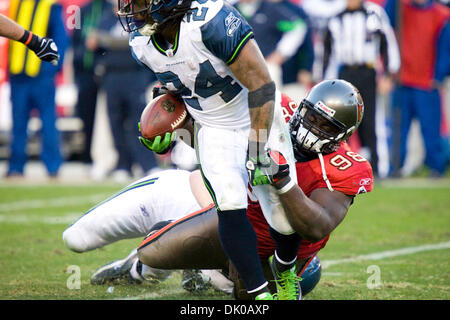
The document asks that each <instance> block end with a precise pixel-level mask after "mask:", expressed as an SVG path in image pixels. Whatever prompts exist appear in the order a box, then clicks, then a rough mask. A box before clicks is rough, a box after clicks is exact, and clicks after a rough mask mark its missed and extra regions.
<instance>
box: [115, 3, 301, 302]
mask: <svg viewBox="0 0 450 320" xmlns="http://www.w3.org/2000/svg"><path fill="white" fill-rule="evenodd" d="M118 2H119V11H118V16H119V18H120V20H121V22H122V25H123V26H124V29H125V30H126V31H128V32H130V33H131V36H130V46H131V50H132V53H133V55H134V56H135V57H136V58H137V60H138V61H140V62H141V63H142V64H144V65H145V66H147V67H148V68H150V69H151V70H152V71H153V72H154V73H155V75H156V77H157V78H158V80H159V81H160V82H161V83H162V84H163V86H164V87H165V88H166V89H167V90H169V91H171V92H174V93H177V94H179V96H181V97H182V98H183V100H184V102H185V104H186V107H187V109H188V111H189V113H190V114H191V116H192V117H193V118H194V120H195V148H196V151H197V159H198V161H199V164H200V169H201V172H202V177H203V179H204V182H205V184H206V185H207V188H208V191H209V193H210V194H211V197H212V199H213V201H214V204H215V206H216V209H217V213H218V218H219V219H218V225H219V238H220V242H221V244H222V246H223V248H224V250H225V252H226V254H227V256H228V257H229V258H230V259H231V261H232V262H233V264H234V265H235V266H236V269H237V270H238V273H239V275H240V276H241V278H242V279H243V280H244V282H245V284H246V288H247V291H248V292H249V293H250V294H251V295H252V296H253V297H254V298H255V299H273V297H272V295H271V294H269V289H268V287H267V285H268V283H267V281H266V279H265V277H264V274H263V270H262V267H261V263H260V261H259V258H258V254H257V239H256V235H255V232H254V230H253V228H252V225H251V224H250V222H249V221H248V218H247V215H246V210H247V197H246V189H247V185H248V182H249V181H250V183H251V184H252V185H255V188H254V192H255V194H256V196H257V198H258V199H259V201H260V203H261V206H262V210H263V212H264V214H265V216H266V219H267V220H268V221H269V224H270V225H271V226H272V227H273V230H274V231H273V232H274V233H275V232H276V233H277V237H276V241H277V248H278V247H279V248H282V247H285V246H288V247H289V248H290V249H289V250H284V251H283V254H282V253H280V252H279V254H278V255H277V257H278V258H277V259H279V262H281V264H278V263H277V267H279V268H281V270H280V271H282V272H284V271H285V269H286V270H287V271H288V272H289V273H290V274H291V277H289V278H283V279H281V280H280V281H283V282H286V283H287V282H290V285H293V286H295V287H296V293H295V294H294V295H292V296H291V298H292V299H297V298H299V297H300V287H299V282H298V280H297V278H296V277H295V253H296V252H297V249H298V246H299V244H300V241H299V238H298V237H297V236H296V234H295V232H294V230H293V229H292V227H291V226H290V224H289V222H288V221H287V219H286V216H285V213H284V210H283V207H282V206H281V203H280V200H279V198H278V194H277V188H280V189H282V191H283V192H284V191H285V190H288V189H289V188H291V187H293V185H295V184H296V182H295V181H297V179H296V172H295V170H290V171H289V170H285V171H283V170H278V169H279V166H278V165H277V164H278V161H281V160H282V161H287V163H288V164H290V165H291V167H293V166H294V155H293V151H292V144H291V141H290V139H289V132H288V128H287V126H286V124H285V122H284V121H283V117H282V111H281V106H280V97H281V95H280V94H279V93H278V94H277V92H276V88H275V84H274V82H273V81H272V79H271V77H270V74H269V72H268V69H267V67H266V64H265V61H264V57H263V56H262V54H261V52H260V50H259V48H258V45H257V44H256V42H255V40H254V39H252V38H253V32H252V29H251V27H250V26H249V25H248V23H247V22H246V20H245V19H244V18H243V17H242V16H241V15H240V14H239V13H238V11H237V10H236V9H235V8H233V7H232V6H230V5H229V4H228V3H227V2H226V1H223V0H215V1H213V0H202V1H192V0H118ZM169 140H170V139H169ZM169 142H170V141H169ZM151 143H152V142H149V145H150V144H151ZM156 149H158V151H160V148H155V151H157V150H156ZM269 150H271V152H269ZM279 159H281V160H279ZM283 168H285V169H286V168H287V167H286V166H285V167H283ZM286 175H290V177H291V180H289V181H287V180H284V181H285V182H286V183H289V184H288V185H287V186H284V185H283V184H282V183H277V184H273V186H274V187H273V186H271V185H270V183H272V182H274V181H278V180H279V179H281V178H282V177H284V176H286Z"/></svg>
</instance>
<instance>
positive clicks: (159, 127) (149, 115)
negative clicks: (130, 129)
mask: <svg viewBox="0 0 450 320" xmlns="http://www.w3.org/2000/svg"><path fill="white" fill-rule="evenodd" d="M187 115H188V114H187V110H186V107H185V105H184V103H183V101H182V100H181V99H179V98H177V97H176V96H175V95H172V94H169V93H166V94H163V95H160V96H158V97H156V98H155V99H153V100H152V101H150V102H149V103H148V104H147V106H146V107H145V109H144V111H142V114H141V119H140V122H139V131H140V132H141V135H142V136H140V137H139V140H140V141H141V143H142V144H143V145H144V146H145V147H146V148H148V149H150V150H152V151H154V152H156V153H159V154H162V153H165V152H167V151H168V150H169V149H170V147H171V146H172V144H173V140H174V139H175V130H177V129H179V128H181V127H182V126H183V125H184V123H185V122H186V119H187Z"/></svg>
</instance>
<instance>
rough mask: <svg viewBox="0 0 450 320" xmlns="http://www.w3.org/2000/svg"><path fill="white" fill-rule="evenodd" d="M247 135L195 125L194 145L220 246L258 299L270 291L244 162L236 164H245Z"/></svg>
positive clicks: (244, 131) (243, 131)
mask: <svg viewBox="0 0 450 320" xmlns="http://www.w3.org/2000/svg"><path fill="white" fill-rule="evenodd" d="M248 134H249V130H225V129H218V128H212V127H207V126H202V127H201V126H199V125H197V126H196V132H195V145H196V149H197V158H198V160H199V162H200V164H201V170H202V174H203V178H204V182H205V184H206V186H207V188H208V190H209V192H210V194H211V196H212V198H213V200H214V202H215V205H216V208H217V212H218V224H219V239H220V241H221V244H222V247H223V248H224V250H225V253H226V254H227V256H228V257H229V258H230V260H231V261H232V262H233V264H234V265H235V266H236V269H237V270H238V272H239V275H240V276H241V277H242V279H244V282H245V284H246V288H247V290H248V292H249V293H250V294H252V295H253V296H254V297H255V298H257V297H258V296H260V295H261V294H262V296H267V294H268V295H270V293H269V289H268V287H267V281H266V279H265V278H264V274H263V271H262V267H261V263H260V261H259V257H258V253H257V239H256V234H255V231H254V230H253V227H252V225H251V224H250V222H249V220H248V218H247V189H246V188H247V184H248V174H247V172H246V170H245V167H244V166H243V165H242V168H241V167H239V164H245V159H246V153H247V146H248ZM262 296H260V298H261V297H262ZM270 297H271V295H270Z"/></svg>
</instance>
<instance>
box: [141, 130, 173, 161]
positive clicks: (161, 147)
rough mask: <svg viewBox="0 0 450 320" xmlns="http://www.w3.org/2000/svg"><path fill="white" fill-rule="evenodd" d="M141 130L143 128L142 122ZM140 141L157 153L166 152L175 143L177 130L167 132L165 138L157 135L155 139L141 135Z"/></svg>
mask: <svg viewBox="0 0 450 320" xmlns="http://www.w3.org/2000/svg"><path fill="white" fill-rule="evenodd" d="M138 125H139V131H140V130H141V128H140V124H138ZM138 138H139V141H140V142H141V144H142V145H143V146H144V147H146V148H147V149H149V150H151V151H153V152H155V153H157V154H165V153H167V152H168V151H169V150H170V149H171V148H172V146H173V144H174V143H175V132H172V133H170V132H167V133H166V134H165V135H164V139H162V137H161V136H157V137H156V138H155V139H154V140H153V141H151V140H149V139H146V138H144V137H141V136H139V137H138ZM161 140H162V141H161Z"/></svg>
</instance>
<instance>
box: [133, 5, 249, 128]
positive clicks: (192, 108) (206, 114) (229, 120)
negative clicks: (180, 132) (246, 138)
mask: <svg viewBox="0 0 450 320" xmlns="http://www.w3.org/2000/svg"><path fill="white" fill-rule="evenodd" d="M191 8H192V9H193V12H192V13H190V14H187V15H186V16H185V17H184V18H183V20H182V22H181V24H180V28H179V30H178V33H177V35H176V40H175V43H174V45H173V46H172V47H171V48H169V47H167V44H166V46H164V45H163V43H165V41H164V40H162V39H161V38H160V37H159V36H158V35H153V36H151V37H149V36H143V35H141V34H140V33H139V32H135V33H132V34H131V36H130V46H131V49H132V50H131V51H132V54H133V56H134V57H135V58H136V59H137V60H138V61H140V62H141V63H142V64H144V65H146V66H147V67H148V68H150V70H152V71H153V72H154V73H155V75H156V77H157V78H158V80H159V81H161V83H162V84H163V85H164V86H166V87H167V88H168V89H169V90H172V91H175V92H177V93H179V94H180V95H181V96H182V97H183V99H184V101H185V104H186V106H187V108H188V111H189V113H190V114H191V115H192V117H193V118H194V119H195V120H196V121H197V122H199V123H200V124H201V125H206V126H211V127H216V128H227V129H241V128H245V127H248V126H250V116H249V110H248V90H247V88H245V87H244V86H243V85H242V84H241V83H240V82H239V81H238V80H237V79H236V77H235V76H234V75H233V73H232V72H231V70H230V68H229V67H228V66H229V65H230V64H231V63H233V62H234V61H235V59H236V57H237V56H238V55H239V52H240V50H241V49H242V48H243V47H244V46H245V44H246V43H247V41H249V40H250V39H251V38H252V37H253V31H252V29H251V27H250V26H249V25H248V23H247V22H246V20H245V19H244V18H243V17H242V16H241V15H240V14H239V12H238V11H237V10H236V9H235V8H234V7H232V6H231V5H229V4H228V3H226V2H224V1H223V0H198V1H193V2H192V5H191Z"/></svg>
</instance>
